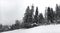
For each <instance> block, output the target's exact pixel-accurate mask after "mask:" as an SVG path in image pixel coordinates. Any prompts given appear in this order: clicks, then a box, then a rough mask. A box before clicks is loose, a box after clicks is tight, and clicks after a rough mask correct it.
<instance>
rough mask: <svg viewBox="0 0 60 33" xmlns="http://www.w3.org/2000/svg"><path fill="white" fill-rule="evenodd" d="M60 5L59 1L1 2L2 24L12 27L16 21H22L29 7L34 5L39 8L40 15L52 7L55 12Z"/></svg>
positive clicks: (1, 0)
mask: <svg viewBox="0 0 60 33" xmlns="http://www.w3.org/2000/svg"><path fill="white" fill-rule="evenodd" d="M59 3H60V1H59V0H0V23H2V24H4V25H6V24H9V25H10V24H13V23H15V20H21V19H22V18H23V16H24V12H25V10H26V8H27V6H28V5H29V6H30V7H31V6H32V4H33V5H34V7H35V8H36V6H38V9H39V13H43V15H44V12H45V8H46V7H48V6H50V7H52V8H54V10H55V6H56V4H59ZM34 10H35V9H34Z"/></svg>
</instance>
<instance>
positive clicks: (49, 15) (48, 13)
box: [47, 7, 54, 23]
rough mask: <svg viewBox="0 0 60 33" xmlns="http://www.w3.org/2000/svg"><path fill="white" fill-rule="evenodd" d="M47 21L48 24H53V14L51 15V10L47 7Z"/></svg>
mask: <svg viewBox="0 0 60 33" xmlns="http://www.w3.org/2000/svg"><path fill="white" fill-rule="evenodd" d="M47 20H48V22H49V23H51V22H52V23H53V20H54V13H53V9H52V8H50V7H48V9H47Z"/></svg>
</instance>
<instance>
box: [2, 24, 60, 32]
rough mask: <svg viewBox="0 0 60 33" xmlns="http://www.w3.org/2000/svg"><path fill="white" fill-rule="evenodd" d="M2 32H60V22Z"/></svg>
mask: <svg viewBox="0 0 60 33" xmlns="http://www.w3.org/2000/svg"><path fill="white" fill-rule="evenodd" d="M2 33H60V24H57V25H45V26H37V27H34V28H30V29H18V30H13V31H7V32H2Z"/></svg>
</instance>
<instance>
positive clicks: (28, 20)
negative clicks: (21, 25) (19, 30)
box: [24, 5, 34, 23]
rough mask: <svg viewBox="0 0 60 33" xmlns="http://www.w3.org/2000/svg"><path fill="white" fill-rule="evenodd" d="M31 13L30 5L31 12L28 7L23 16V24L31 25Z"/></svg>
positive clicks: (32, 10)
mask: <svg viewBox="0 0 60 33" xmlns="http://www.w3.org/2000/svg"><path fill="white" fill-rule="evenodd" d="M33 12H34V6H33V5H32V7H31V10H30V8H29V6H28V7H27V9H26V12H25V15H24V22H25V23H33Z"/></svg>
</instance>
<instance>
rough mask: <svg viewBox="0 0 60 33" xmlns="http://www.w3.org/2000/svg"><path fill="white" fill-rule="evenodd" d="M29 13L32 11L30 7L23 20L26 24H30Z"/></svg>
mask: <svg viewBox="0 0 60 33" xmlns="http://www.w3.org/2000/svg"><path fill="white" fill-rule="evenodd" d="M29 11H30V8H29V6H28V7H27V9H26V12H25V14H24V18H23V21H24V23H28V16H29Z"/></svg>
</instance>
